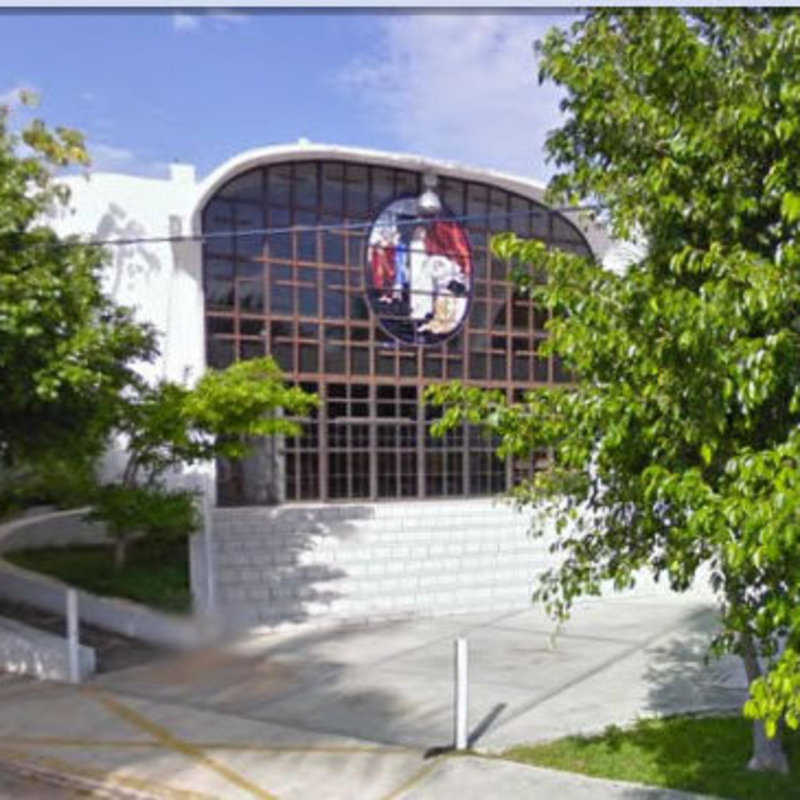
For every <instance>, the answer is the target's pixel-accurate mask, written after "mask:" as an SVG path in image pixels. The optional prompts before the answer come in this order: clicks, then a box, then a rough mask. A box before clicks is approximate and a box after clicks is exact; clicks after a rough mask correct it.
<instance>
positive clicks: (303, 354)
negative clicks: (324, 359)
mask: <svg viewBox="0 0 800 800" xmlns="http://www.w3.org/2000/svg"><path fill="white" fill-rule="evenodd" d="M318 370H319V349H318V348H317V345H315V344H301V345H300V372H317V371H318Z"/></svg>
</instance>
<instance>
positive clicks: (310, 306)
mask: <svg viewBox="0 0 800 800" xmlns="http://www.w3.org/2000/svg"><path fill="white" fill-rule="evenodd" d="M297 300H298V313H299V314H301V315H303V316H306V317H316V316H317V311H318V304H317V290H316V288H313V289H312V288H310V287H307V286H300V287H299V288H298V290H297Z"/></svg>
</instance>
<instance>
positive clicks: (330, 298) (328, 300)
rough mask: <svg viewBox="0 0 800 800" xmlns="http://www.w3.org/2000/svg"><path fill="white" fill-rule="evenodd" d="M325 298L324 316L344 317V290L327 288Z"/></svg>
mask: <svg viewBox="0 0 800 800" xmlns="http://www.w3.org/2000/svg"><path fill="white" fill-rule="evenodd" d="M324 298H325V299H324V316H326V317H333V318H337V319H338V318H341V317H344V292H343V291H340V290H334V289H326V290H325V295H324Z"/></svg>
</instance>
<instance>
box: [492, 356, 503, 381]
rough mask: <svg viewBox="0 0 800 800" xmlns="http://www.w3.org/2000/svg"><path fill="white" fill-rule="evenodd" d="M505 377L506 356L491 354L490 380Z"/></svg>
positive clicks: (501, 379) (498, 379)
mask: <svg viewBox="0 0 800 800" xmlns="http://www.w3.org/2000/svg"><path fill="white" fill-rule="evenodd" d="M505 379H506V357H505V356H499V355H494V356H492V380H495V381H504V380H505Z"/></svg>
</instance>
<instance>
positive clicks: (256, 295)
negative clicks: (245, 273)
mask: <svg viewBox="0 0 800 800" xmlns="http://www.w3.org/2000/svg"><path fill="white" fill-rule="evenodd" d="M238 290H239V310H240V311H245V312H250V313H251V314H260V313H261V312H263V311H264V290H263V287H262V284H261V281H240V282H239V284H238Z"/></svg>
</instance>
